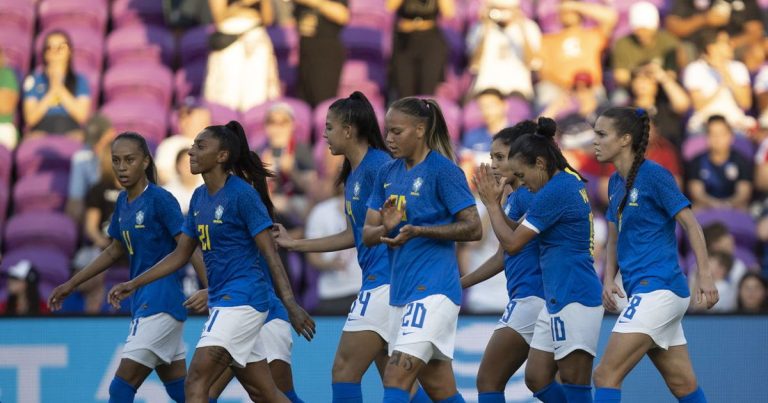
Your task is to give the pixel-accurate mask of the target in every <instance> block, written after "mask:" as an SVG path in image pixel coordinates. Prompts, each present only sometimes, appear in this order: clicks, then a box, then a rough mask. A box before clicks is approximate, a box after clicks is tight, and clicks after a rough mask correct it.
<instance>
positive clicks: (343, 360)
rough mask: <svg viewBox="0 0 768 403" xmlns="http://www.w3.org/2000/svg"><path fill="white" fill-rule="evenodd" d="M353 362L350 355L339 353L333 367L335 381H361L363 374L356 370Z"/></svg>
mask: <svg viewBox="0 0 768 403" xmlns="http://www.w3.org/2000/svg"><path fill="white" fill-rule="evenodd" d="M351 364H352V363H351V360H350V357H346V356H344V355H341V354H337V355H336V358H335V359H334V360H333V368H332V369H331V374H332V378H333V381H334V382H349V383H359V382H360V380H361V379H362V374H358V373H356V372H357V371H355V370H354V368H353V366H352V365H351Z"/></svg>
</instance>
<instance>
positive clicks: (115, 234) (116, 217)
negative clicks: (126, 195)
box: [107, 194, 123, 240]
mask: <svg viewBox="0 0 768 403" xmlns="http://www.w3.org/2000/svg"><path fill="white" fill-rule="evenodd" d="M122 205H123V195H122V194H121V195H120V196H119V197H118V198H117V203H116V205H115V213H114V214H112V218H111V220H110V222H109V229H107V234H109V237H110V238H112V239H116V240H121V239H122V238H121V237H120V213H119V212H120V209H121V208H122Z"/></svg>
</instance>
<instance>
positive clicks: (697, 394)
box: [677, 387, 707, 403]
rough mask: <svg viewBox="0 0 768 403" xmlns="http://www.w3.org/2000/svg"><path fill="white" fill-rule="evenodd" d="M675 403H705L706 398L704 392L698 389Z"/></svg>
mask: <svg viewBox="0 0 768 403" xmlns="http://www.w3.org/2000/svg"><path fill="white" fill-rule="evenodd" d="M677 401H678V402H680V403H707V397H706V396H704V391H703V390H701V388H700V387H699V388H696V390H694V391H693V392H691V394H689V395H686V396H683V397H681V398H678V399H677Z"/></svg>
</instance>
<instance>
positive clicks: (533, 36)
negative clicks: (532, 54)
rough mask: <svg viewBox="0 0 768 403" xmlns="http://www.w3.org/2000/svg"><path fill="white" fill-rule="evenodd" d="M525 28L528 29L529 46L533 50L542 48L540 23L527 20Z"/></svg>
mask: <svg viewBox="0 0 768 403" xmlns="http://www.w3.org/2000/svg"><path fill="white" fill-rule="evenodd" d="M524 27H525V28H524V29H525V30H526V33H525V35H526V39H527V40H528V46H530V47H531V49H532V50H534V51H537V50H540V49H541V29H540V28H539V25H538V24H536V23H535V22H533V21H531V20H526V21H525V25H524Z"/></svg>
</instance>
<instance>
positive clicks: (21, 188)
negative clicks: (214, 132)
mask: <svg viewBox="0 0 768 403" xmlns="http://www.w3.org/2000/svg"><path fill="white" fill-rule="evenodd" d="M68 185H69V173H68V172H67V171H61V172H40V173H37V174H34V175H27V176H25V177H23V178H21V179H19V180H18V181H16V184H14V186H13V203H14V204H13V206H14V208H13V210H14V214H21V213H26V212H39V211H63V210H64V205H65V204H66V202H67V187H68Z"/></svg>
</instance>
